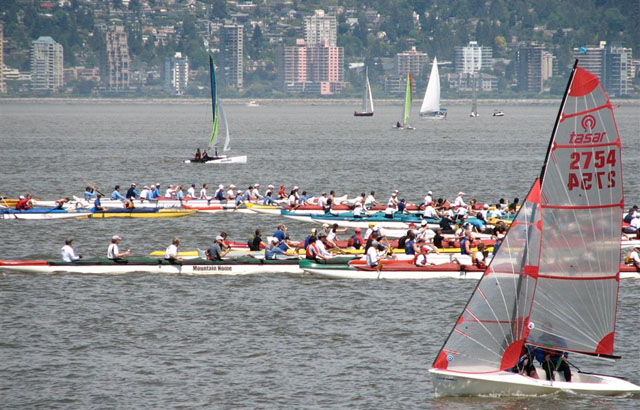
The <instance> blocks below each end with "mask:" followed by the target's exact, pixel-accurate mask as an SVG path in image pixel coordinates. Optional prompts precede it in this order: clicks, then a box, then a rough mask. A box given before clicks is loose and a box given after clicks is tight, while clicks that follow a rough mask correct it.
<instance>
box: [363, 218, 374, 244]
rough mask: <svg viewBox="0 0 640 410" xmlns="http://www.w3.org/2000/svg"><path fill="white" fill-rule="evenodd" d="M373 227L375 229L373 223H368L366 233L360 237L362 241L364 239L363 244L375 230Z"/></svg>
mask: <svg viewBox="0 0 640 410" xmlns="http://www.w3.org/2000/svg"><path fill="white" fill-rule="evenodd" d="M375 227H376V224H375V223H373V222H369V228H368V229H367V230H366V232H365V233H364V236H363V237H362V239H364V241H365V242H366V241H367V239H369V237H370V236H371V234H372V233H373V231H374V230H375V229H374V228H375Z"/></svg>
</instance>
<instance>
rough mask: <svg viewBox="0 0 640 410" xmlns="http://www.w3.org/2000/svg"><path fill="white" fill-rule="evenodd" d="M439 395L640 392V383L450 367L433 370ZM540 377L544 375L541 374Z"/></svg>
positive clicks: (609, 393)
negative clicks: (567, 379) (464, 370)
mask: <svg viewBox="0 0 640 410" xmlns="http://www.w3.org/2000/svg"><path fill="white" fill-rule="evenodd" d="M429 372H430V373H431V380H432V382H433V386H434V389H435V394H436V397H442V396H478V395H500V396H513V395H541V394H550V393H555V392H558V391H571V392H573V393H581V394H595V395H607V396H612V395H620V394H626V393H638V392H640V386H636V385H635V384H633V383H630V382H628V381H626V380H622V379H619V378H616V377H611V376H602V375H591V374H585V373H577V374H574V375H572V381H571V382H570V383H568V382H565V381H548V380H545V379H544V372H541V371H539V373H542V378H539V379H533V378H531V377H527V376H523V375H520V374H517V373H511V372H506V371H502V372H498V373H482V374H471V373H459V372H453V371H448V370H440V369H429ZM539 376H540V374H539Z"/></svg>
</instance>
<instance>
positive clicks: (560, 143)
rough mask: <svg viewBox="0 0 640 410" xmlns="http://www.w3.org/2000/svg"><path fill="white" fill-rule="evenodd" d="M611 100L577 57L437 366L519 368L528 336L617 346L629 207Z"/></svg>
mask: <svg viewBox="0 0 640 410" xmlns="http://www.w3.org/2000/svg"><path fill="white" fill-rule="evenodd" d="M620 151H621V149H620V138H619V135H618V131H617V127H616V123H615V119H614V116H613V108H612V106H611V103H610V101H609V98H608V97H607V95H606V93H605V92H604V90H603V88H602V86H601V84H600V82H599V80H598V78H597V77H596V76H594V75H593V74H591V73H589V72H588V71H586V70H584V69H581V68H579V67H577V66H576V67H575V68H574V71H573V73H572V76H571V79H570V80H569V85H568V87H567V92H566V94H565V97H564V99H563V104H562V106H561V109H560V113H559V115H558V119H557V121H556V125H555V127H554V131H553V135H552V137H551V141H550V143H549V150H548V152H547V158H546V160H545V164H544V167H543V169H542V172H541V176H540V178H538V179H536V181H535V183H534V185H533V187H532V188H531V190H530V192H529V194H528V195H527V198H526V200H525V202H524V204H523V206H522V207H521V209H520V211H519V213H518V215H517V216H516V218H515V219H514V222H513V224H512V226H511V228H510V229H509V231H508V232H507V235H506V237H505V239H504V242H503V244H502V246H501V247H500V248H499V250H498V251H497V253H496V255H495V257H494V259H493V261H492V262H491V265H490V266H489V267H488V268H487V270H486V272H485V275H484V276H483V278H482V279H481V280H480V282H479V283H478V286H477V287H476V290H475V291H474V293H473V295H472V296H471V298H470V300H469V302H468V303H467V306H466V307H465V309H464V310H463V312H462V314H461V315H460V317H459V319H458V322H457V323H456V325H455V327H454V329H453V330H452V332H451V334H450V335H449V338H448V339H447V341H446V342H445V344H444V346H443V347H442V349H441V351H440V353H439V354H438V356H437V358H436V360H435V362H434V365H433V366H434V368H437V369H447V370H451V371H458V372H463V373H484V372H495V371H500V370H506V369H509V368H512V367H513V366H514V365H515V364H516V362H517V360H518V358H519V356H520V353H521V349H522V346H523V344H524V343H525V342H526V343H528V344H532V345H537V346H544V347H547V348H555V349H558V350H566V351H574V352H581V353H587V354H601V355H611V354H612V353H613V345H614V343H613V341H614V330H615V315H616V305H617V293H618V279H619V261H620V221H621V219H622V212H623V208H624V198H623V191H622V164H621V156H620Z"/></svg>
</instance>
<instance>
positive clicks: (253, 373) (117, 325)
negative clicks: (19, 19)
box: [0, 101, 640, 409]
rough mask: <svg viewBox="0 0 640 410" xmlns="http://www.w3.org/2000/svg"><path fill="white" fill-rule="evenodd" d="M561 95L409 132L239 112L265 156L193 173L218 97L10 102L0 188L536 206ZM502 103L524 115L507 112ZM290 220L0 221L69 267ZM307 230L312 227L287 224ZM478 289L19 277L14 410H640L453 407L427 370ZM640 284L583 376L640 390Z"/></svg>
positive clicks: (631, 127) (22, 250)
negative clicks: (430, 197) (295, 191)
mask: <svg viewBox="0 0 640 410" xmlns="http://www.w3.org/2000/svg"><path fill="white" fill-rule="evenodd" d="M558 104H559V101H558V102H557V103H556V104H550V105H543V106H508V105H506V104H505V105H504V106H502V107H488V108H486V109H485V110H484V111H486V112H483V111H482V110H481V114H482V115H483V116H482V117H480V118H478V119H471V118H469V117H467V111H468V107H463V106H453V107H450V114H449V118H448V119H447V120H445V121H439V122H438V121H436V122H431V121H426V120H419V119H416V120H415V121H414V123H415V125H416V127H417V130H416V131H413V132H401V131H393V130H391V124H393V123H395V121H396V120H397V117H398V116H399V111H400V108H399V106H398V107H396V106H381V107H379V108H378V111H377V112H376V115H375V117H373V118H354V117H353V116H352V112H353V110H354V108H355V107H351V106H346V105H342V106H326V105H317V106H312V105H284V104H277V105H276V104H272V105H263V106H261V107H259V108H247V107H245V106H241V105H235V106H234V105H230V106H228V107H226V110H227V116H228V118H229V121H230V127H231V130H232V137H233V140H232V148H233V153H234V154H236V155H244V154H246V155H248V156H249V163H248V164H246V165H225V166H215V165H186V164H183V163H181V160H182V159H184V158H187V157H189V156H191V155H192V153H193V151H195V148H196V147H197V146H200V147H203V146H204V145H205V143H206V140H207V139H208V134H209V132H210V128H209V127H210V124H209V121H210V107H209V106H208V105H207V104H192V105H178V104H175V105H151V104H96V103H87V104H78V103H73V104H36V103H11V104H9V103H3V104H0V140H1V142H2V144H1V147H2V148H1V150H2V161H1V162H0V193H1V194H5V195H8V196H10V197H15V196H17V195H20V194H24V193H25V192H32V193H34V195H35V196H37V197H41V198H47V199H56V198H58V197H63V196H70V195H72V194H78V195H79V194H81V193H82V191H83V190H84V186H85V185H86V184H87V182H92V183H94V184H96V185H98V187H99V188H100V190H101V191H103V192H105V193H108V192H110V191H111V190H112V188H113V185H115V184H120V185H121V186H124V187H126V186H128V185H129V184H130V183H131V182H136V183H137V184H138V186H142V185H145V184H151V183H156V182H160V183H161V184H163V186H166V185H168V184H170V183H172V184H175V183H180V184H191V183H195V184H197V185H198V186H200V185H201V184H202V183H203V182H207V183H209V184H210V185H211V186H212V187H215V186H217V184H219V183H224V184H226V185H228V184H229V183H234V184H236V185H238V186H239V187H242V188H246V186H247V185H249V184H253V183H257V182H259V183H261V184H262V186H263V187H265V186H266V185H267V184H269V183H271V184H274V185H276V186H278V185H280V184H285V185H286V186H287V188H290V187H291V186H293V185H299V186H300V187H301V189H303V190H307V191H309V192H310V193H316V194H318V193H320V192H321V191H325V190H326V191H328V190H331V189H334V190H335V191H336V193H337V194H338V195H343V194H349V196H354V195H356V194H358V193H360V192H365V191H366V192H368V191H370V190H375V191H376V192H377V193H378V195H377V196H378V197H379V198H381V199H386V197H387V196H388V195H389V193H390V192H391V191H392V190H393V189H399V190H400V191H401V196H404V197H405V198H407V200H409V201H414V202H417V201H420V199H421V198H422V197H423V196H424V194H425V192H426V191H427V190H432V191H434V193H435V195H436V196H441V197H448V198H453V196H454V195H455V194H456V193H457V192H458V191H460V190H462V191H465V192H467V193H468V194H470V195H469V197H475V198H478V199H479V200H480V201H482V202H495V201H496V200H497V199H498V198H500V197H505V198H509V199H512V198H513V197H520V198H523V197H524V196H525V194H526V192H527V190H528V189H529V187H530V185H531V183H532V182H533V179H534V178H535V176H536V175H537V174H538V173H539V171H540V167H541V165H542V160H543V159H544V154H545V151H546V148H547V144H548V138H549V135H550V133H551V130H552V128H553V122H554V120H555V117H556V114H557V109H558ZM494 108H501V109H503V110H505V112H506V114H507V115H506V116H505V117H503V118H492V117H490V112H491V111H492V110H493V109H494ZM616 118H617V121H618V127H619V130H620V133H621V136H622V141H623V145H624V146H625V147H628V148H627V149H625V150H624V152H623V159H624V171H625V177H626V178H625V194H626V197H627V204H628V205H631V204H633V203H638V202H640V181H639V180H638V169H639V167H640V153H639V151H638V147H639V146H640V135H639V134H640V123H639V121H640V120H639V118H640V112H639V109H638V107H633V106H625V105H624V104H623V105H622V107H621V108H620V109H618V110H616ZM280 222H281V220H280V218H279V217H272V216H264V215H240V214H215V215H195V216H191V217H186V218H178V219H166V220H161V219H157V220H153V219H150V220H135V219H133V220H117V219H113V220H112V219H106V220H78V221H0V233H1V235H0V237H1V238H2V244H1V245H0V258H2V259H13V258H25V259H26V258H43V257H48V258H55V257H57V255H58V252H59V249H60V247H61V246H62V244H63V241H64V238H66V237H68V236H73V237H74V238H75V242H74V245H75V247H76V248H77V249H78V250H79V251H80V253H82V254H84V255H87V256H100V255H103V254H105V253H106V248H107V245H108V243H109V238H110V237H111V236H112V235H114V234H119V235H121V236H123V238H124V239H123V241H122V246H123V247H125V248H129V247H130V248H131V249H132V251H133V253H134V254H138V255H144V254H147V253H149V252H151V251H153V250H157V249H164V248H165V247H166V246H167V245H168V244H169V242H170V240H171V237H173V236H175V235H177V236H179V237H180V238H181V239H182V243H181V246H182V248H183V249H194V248H195V247H200V248H202V247H205V246H207V245H208V244H209V243H210V241H211V240H212V238H213V237H214V236H215V235H216V234H218V233H219V232H220V231H222V230H224V231H227V232H229V233H230V234H231V239H233V240H238V241H244V240H246V239H247V237H248V235H249V234H250V233H251V232H252V231H253V230H254V229H255V228H257V227H261V228H263V229H264V230H265V232H266V233H268V234H270V233H271V232H272V231H273V230H275V226H276V225H277V224H278V223H280ZM285 222H286V223H287V226H289V228H290V231H291V233H292V236H293V237H294V238H302V237H303V235H305V234H306V232H307V231H308V230H309V229H310V226H308V225H305V224H303V223H298V222H288V221H285ZM473 286H474V283H472V282H471V281H451V280H450V281H447V280H432V281H334V280H322V279H317V278H310V277H302V276H297V275H267V276H238V277H219V276H204V277H183V276H172V275H167V276H159V275H145V274H136V275H121V276H110V275H71V274H60V275H22V274H2V273H0V357H1V358H2V360H0V403H2V404H1V405H0V407H3V408H34V407H38V408H116V407H117V408H131V407H146V408H167V407H212V408H344V407H350V408H363V409H369V408H384V409H389V408H442V409H445V408H446V409H449V408H454V409H457V408H459V409H467V408H500V409H516V408H517V409H519V408H525V407H529V408H540V407H543V406H544V407H547V408H567V407H568V406H569V407H570V408H593V407H597V408H637V404H638V401H637V399H636V398H631V397H626V398H585V397H576V396H572V395H569V394H561V395H557V396H554V397H551V398H549V397H547V398H526V399H523V398H509V399H504V398H503V399H494V398H465V399H434V398H433V391H432V385H431V381H430V377H429V374H428V371H427V369H428V368H429V367H430V365H431V363H432V361H433V359H434V357H435V354H436V352H437V351H438V349H439V348H440V346H441V344H442V342H443V341H444V339H445V338H446V336H447V334H448V332H449V331H450V329H451V327H452V325H453V322H454V321H455V319H456V318H457V316H458V314H459V312H460V310H461V309H462V307H463V306H464V303H465V302H466V300H467V299H468V297H469V295H470V293H471V291H472V290H473ZM639 303H640V283H639V282H635V281H623V282H622V283H621V285H620V302H619V310H618V322H617V334H616V353H617V354H620V355H622V356H624V359H623V360H622V361H619V362H618V363H609V362H600V361H595V360H593V359H588V358H578V357H575V358H574V362H575V363H576V364H578V366H579V367H580V368H582V369H583V370H590V371H593V370H597V371H601V372H604V373H615V374H619V375H622V376H624V377H628V378H630V379H631V380H633V381H635V382H640V372H639V371H638V363H640V354H639V350H638V348H637V331H638V320H639V319H640V314H639V313H638V305H639Z"/></svg>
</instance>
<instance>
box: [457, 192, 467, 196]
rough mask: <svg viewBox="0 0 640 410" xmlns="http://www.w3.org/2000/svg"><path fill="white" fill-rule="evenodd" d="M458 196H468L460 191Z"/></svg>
mask: <svg viewBox="0 0 640 410" xmlns="http://www.w3.org/2000/svg"><path fill="white" fill-rule="evenodd" d="M458 195H466V194H465V193H464V192H462V191H460V192H458Z"/></svg>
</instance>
